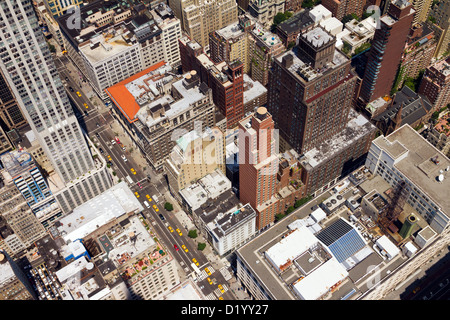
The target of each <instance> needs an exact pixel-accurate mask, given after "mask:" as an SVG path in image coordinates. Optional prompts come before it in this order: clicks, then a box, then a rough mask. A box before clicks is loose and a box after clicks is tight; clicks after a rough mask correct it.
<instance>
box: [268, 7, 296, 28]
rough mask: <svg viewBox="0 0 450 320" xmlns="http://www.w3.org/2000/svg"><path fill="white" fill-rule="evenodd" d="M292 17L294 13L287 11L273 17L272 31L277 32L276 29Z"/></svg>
mask: <svg viewBox="0 0 450 320" xmlns="http://www.w3.org/2000/svg"><path fill="white" fill-rule="evenodd" d="M290 17H292V12H289V11H285V12H284V13H283V12H278V13H277V14H276V15H275V17H273V24H272V27H271V31H272V32H273V31H275V29H276V28H277V26H278V25H279V24H280V23H282V22H283V21H285V20H287V19H289V18H290Z"/></svg>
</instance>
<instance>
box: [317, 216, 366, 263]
mask: <svg viewBox="0 0 450 320" xmlns="http://www.w3.org/2000/svg"><path fill="white" fill-rule="evenodd" d="M316 237H317V238H318V239H319V240H320V241H322V243H323V244H325V245H326V246H327V247H328V249H330V251H331V252H332V253H333V255H334V256H335V257H336V259H337V260H338V262H343V261H345V260H346V259H348V258H350V257H351V256H352V255H354V254H355V253H356V252H358V251H359V250H361V249H362V248H364V247H365V245H366V243H365V241H364V239H363V238H362V237H361V236H360V235H359V233H358V232H357V231H356V230H355V229H354V228H353V226H351V225H350V224H349V223H347V222H346V221H345V220H343V219H339V220H337V221H336V222H334V223H333V224H331V225H330V226H328V227H327V228H326V229H323V230H322V231H321V232H319V233H318V234H317V235H316Z"/></svg>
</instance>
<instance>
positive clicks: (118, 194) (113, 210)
mask: <svg viewBox="0 0 450 320" xmlns="http://www.w3.org/2000/svg"><path fill="white" fill-rule="evenodd" d="M142 210H144V208H143V207H142V205H141V204H140V202H139V201H138V200H137V199H136V197H135V195H134V194H133V192H132V191H131V190H130V188H129V187H128V186H127V184H126V183H125V182H124V181H122V182H120V183H118V184H116V185H114V186H113V187H111V188H110V189H108V190H107V191H105V192H103V193H102V194H100V195H98V196H97V197H95V198H93V199H91V200H89V201H87V202H86V203H84V204H82V205H81V206H78V207H76V208H75V209H74V210H73V212H72V213H71V214H69V215H68V216H66V217H63V218H62V219H60V220H59V221H60V223H61V224H62V225H61V226H60V227H58V230H59V231H60V232H61V234H62V235H63V238H64V240H65V241H66V242H67V241H70V242H73V241H75V240H77V239H83V238H84V237H86V236H87V235H89V234H90V233H92V232H93V231H95V230H97V229H98V228H99V227H101V226H102V225H105V224H106V223H108V222H110V221H112V220H113V219H116V218H118V217H120V216H121V215H123V214H126V213H130V212H139V211H142Z"/></svg>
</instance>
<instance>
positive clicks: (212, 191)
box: [180, 169, 231, 211]
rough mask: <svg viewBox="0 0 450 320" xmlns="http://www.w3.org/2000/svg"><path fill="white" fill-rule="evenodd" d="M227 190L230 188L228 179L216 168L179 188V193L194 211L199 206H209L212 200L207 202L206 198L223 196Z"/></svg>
mask: <svg viewBox="0 0 450 320" xmlns="http://www.w3.org/2000/svg"><path fill="white" fill-rule="evenodd" d="M227 190H231V182H230V180H228V178H227V177H226V176H225V175H224V174H223V173H222V172H221V171H220V170H219V169H216V170H215V171H214V172H213V173H211V174H208V175H206V176H205V177H203V178H201V179H200V180H199V181H197V183H194V184H191V185H190V186H189V187H186V188H184V189H182V190H180V195H181V196H182V197H183V199H184V200H185V201H186V202H187V203H188V205H189V206H190V207H191V209H192V211H195V210H197V209H198V208H201V207H202V208H203V209H205V208H207V207H209V206H210V205H211V203H212V202H208V204H207V201H208V200H211V199H215V198H217V197H220V196H223V194H224V192H225V191H227ZM199 210H200V209H199Z"/></svg>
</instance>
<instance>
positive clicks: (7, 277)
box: [0, 251, 37, 300]
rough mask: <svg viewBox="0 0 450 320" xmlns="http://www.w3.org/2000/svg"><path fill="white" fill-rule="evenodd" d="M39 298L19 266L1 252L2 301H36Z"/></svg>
mask: <svg viewBox="0 0 450 320" xmlns="http://www.w3.org/2000/svg"><path fill="white" fill-rule="evenodd" d="M35 299H37V296H36V294H35V292H34V290H33V288H32V286H31V283H30V281H29V280H28V279H27V277H26V276H25V274H24V273H23V271H22V270H21V269H20V268H19V266H18V265H17V264H16V263H15V262H14V261H13V260H12V259H11V258H10V257H9V256H8V254H7V253H6V252H4V251H0V300H35Z"/></svg>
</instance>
